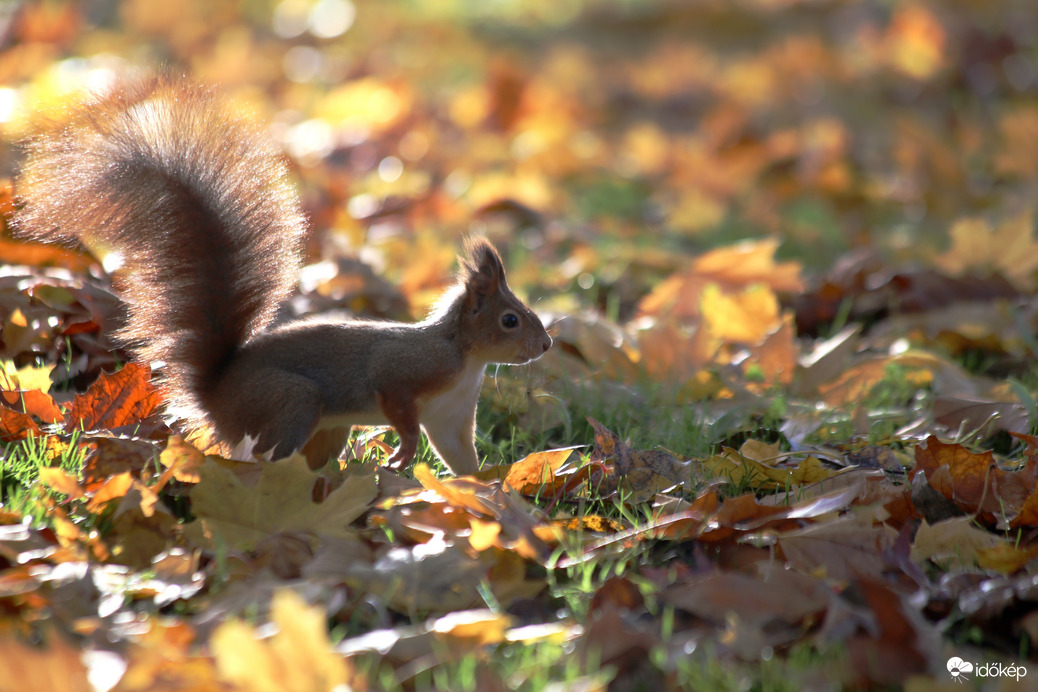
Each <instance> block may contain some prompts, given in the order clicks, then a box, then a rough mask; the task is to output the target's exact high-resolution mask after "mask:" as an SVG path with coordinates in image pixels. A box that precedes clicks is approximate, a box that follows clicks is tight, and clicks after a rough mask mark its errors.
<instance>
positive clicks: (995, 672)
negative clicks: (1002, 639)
mask: <svg viewBox="0 0 1038 692" xmlns="http://www.w3.org/2000/svg"><path fill="white" fill-rule="evenodd" d="M948 674H949V675H951V677H952V680H955V681H956V682H965V681H966V680H969V679H970V675H971V674H973V675H974V676H976V677H978V678H1016V679H1017V680H1018V681H1019V680H1020V678H1022V677H1025V676H1026V675H1027V668H1026V667H1024V666H1017V665H1008V666H1007V665H1003V664H1001V663H980V664H977V665H976V666H974V665H973V664H972V663H970V662H969V661H963V660H962V659H961V658H959V657H958V656H953V657H952V658H949V659H948Z"/></svg>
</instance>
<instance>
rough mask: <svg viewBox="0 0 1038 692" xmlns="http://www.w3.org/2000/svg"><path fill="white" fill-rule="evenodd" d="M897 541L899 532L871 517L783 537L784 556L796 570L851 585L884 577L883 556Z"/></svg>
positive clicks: (843, 520)
mask: <svg viewBox="0 0 1038 692" xmlns="http://www.w3.org/2000/svg"><path fill="white" fill-rule="evenodd" d="M896 539H897V531H895V530H894V529H892V528H890V527H889V526H884V525H882V524H879V525H876V526H874V525H873V524H872V520H871V518H870V517H865V518H864V520H863V519H859V518H858V517H853V516H851V517H845V518H841V519H833V520H831V521H826V522H821V523H819V524H815V525H813V526H807V527H804V528H803V529H798V530H796V531H789V532H786V533H783V534H781V535H780V536H779V546H780V547H781V548H782V553H783V554H784V555H785V557H786V559H787V560H789V563H790V564H791V565H792V567H793V568H794V569H796V570H797V571H799V572H802V573H804V574H810V575H812V576H817V577H820V578H824V579H830V580H834V581H838V582H843V583H847V582H849V581H851V580H852V579H855V578H858V577H864V576H867V577H880V576H881V575H882V573H883V569H884V567H885V565H884V561H883V558H882V553H883V551H885V550H889V549H890V548H891V546H893V544H894V541H895V540H896Z"/></svg>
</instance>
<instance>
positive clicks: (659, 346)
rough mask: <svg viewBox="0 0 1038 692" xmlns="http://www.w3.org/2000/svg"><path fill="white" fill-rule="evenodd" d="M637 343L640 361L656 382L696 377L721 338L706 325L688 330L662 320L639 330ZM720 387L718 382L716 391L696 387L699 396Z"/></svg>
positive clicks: (719, 345) (717, 347) (712, 354)
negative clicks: (698, 389) (688, 331)
mask: <svg viewBox="0 0 1038 692" xmlns="http://www.w3.org/2000/svg"><path fill="white" fill-rule="evenodd" d="M638 347H639V350H640V358H639V363H641V365H642V366H643V367H644V368H645V372H646V373H647V374H648V375H649V377H651V378H652V379H653V380H655V381H657V382H664V383H668V384H674V383H678V384H681V383H686V381H687V380H690V379H693V378H695V377H696V376H697V375H699V374H700V373H701V372H702V371H703V368H705V367H706V366H708V365H709V364H711V363H712V362H713V361H714V358H715V357H716V356H717V353H718V350H719V349H720V348H721V340H720V339H719V338H717V336H716V335H715V334H713V333H712V332H711V331H710V330H709V329H706V328H704V327H696V328H695V330H694V331H693V332H692V333H691V334H688V333H687V332H686V330H683V329H681V328H680V327H678V326H677V325H674V324H673V323H671V322H669V321H660V322H658V323H655V324H653V325H652V326H651V327H650V328H649V329H645V330H642V331H640V332H638ZM688 384H691V383H687V384H686V386H687V385H688ZM719 389H720V387H719V386H716V387H715V388H714V391H707V392H702V391H696V392H695V393H696V394H699V395H700V396H698V397H696V398H698V399H705V398H707V396H708V395H710V394H716V390H719Z"/></svg>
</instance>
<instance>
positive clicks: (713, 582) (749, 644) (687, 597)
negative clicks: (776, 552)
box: [658, 568, 832, 660]
mask: <svg viewBox="0 0 1038 692" xmlns="http://www.w3.org/2000/svg"><path fill="white" fill-rule="evenodd" d="M762 572H763V573H762V574H761V575H760V576H756V575H748V574H741V573H738V572H714V573H712V574H709V575H707V576H706V577H702V576H698V575H697V576H695V577H693V578H691V579H688V580H686V581H684V582H682V583H678V584H674V585H672V586H669V587H667V588H666V589H664V590H663V592H662V593H660V594H659V596H658V598H659V601H660V603H661V604H665V605H667V606H671V607H674V608H676V609H678V610H681V611H685V612H687V613H691V614H692V615H694V616H696V617H699V618H703V619H704V620H707V621H708V622H710V623H711V624H713V625H714V626H715V627H717V628H719V629H720V630H722V631H721V632H720V633H719V639H720V641H721V642H722V643H723V644H724V645H725V646H726V647H727V648H729V649H731V650H733V651H734V652H735V653H736V654H737V655H739V656H740V657H742V658H744V659H747V660H754V659H755V658H757V657H758V656H759V655H760V651H761V648H762V647H765V646H771V647H779V646H784V645H787V644H789V643H790V642H793V641H796V640H798V639H800V638H802V637H803V636H804V634H805V633H806V632H808V631H809V630H811V629H812V628H813V627H815V626H816V625H817V624H818V623H819V622H821V621H822V619H823V618H824V616H825V613H826V612H827V611H828V609H829V607H830V604H831V602H832V594H831V592H830V590H829V588H828V587H827V586H826V585H825V583H824V582H822V581H820V580H818V579H812V578H810V577H807V576H804V575H802V574H798V573H796V572H790V571H786V570H783V569H781V568H773V569H764V570H763V571H762Z"/></svg>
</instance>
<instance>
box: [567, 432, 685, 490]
mask: <svg viewBox="0 0 1038 692" xmlns="http://www.w3.org/2000/svg"><path fill="white" fill-rule="evenodd" d="M587 420H588V422H589V423H590V424H591V427H592V428H594V430H595V448H594V449H593V450H592V452H591V456H590V461H591V462H593V463H600V464H604V465H605V466H607V467H608V466H612V472H611V473H609V474H608V475H606V476H605V477H604V478H603V479H602V483H601V484H600V486H599V492H601V493H610V492H617V491H620V490H622V492H623V496H624V500H625V502H629V503H630V504H640V503H642V502H646V501H648V500H651V499H652V497H653V496H654V495H656V493H659V492H663V491H665V490H668V489H670V488H673V487H674V486H677V485H682V484H688V483H691V481H692V469H691V462H682V461H678V460H677V459H675V458H674V457H673V456H671V455H670V454H669V453H668V452H665V451H662V450H655V449H642V450H634V449H631V448H630V447H628V446H627V445H626V444H624V442H623V441H621V440H620V438H619V437H618V436H617V435H616V433H614V432H612V431H610V430H609V429H607V428H606V427H605V426H604V425H602V424H601V423H599V422H598V421H597V420H595V419H594V418H590V417H589V418H588V419H587Z"/></svg>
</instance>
